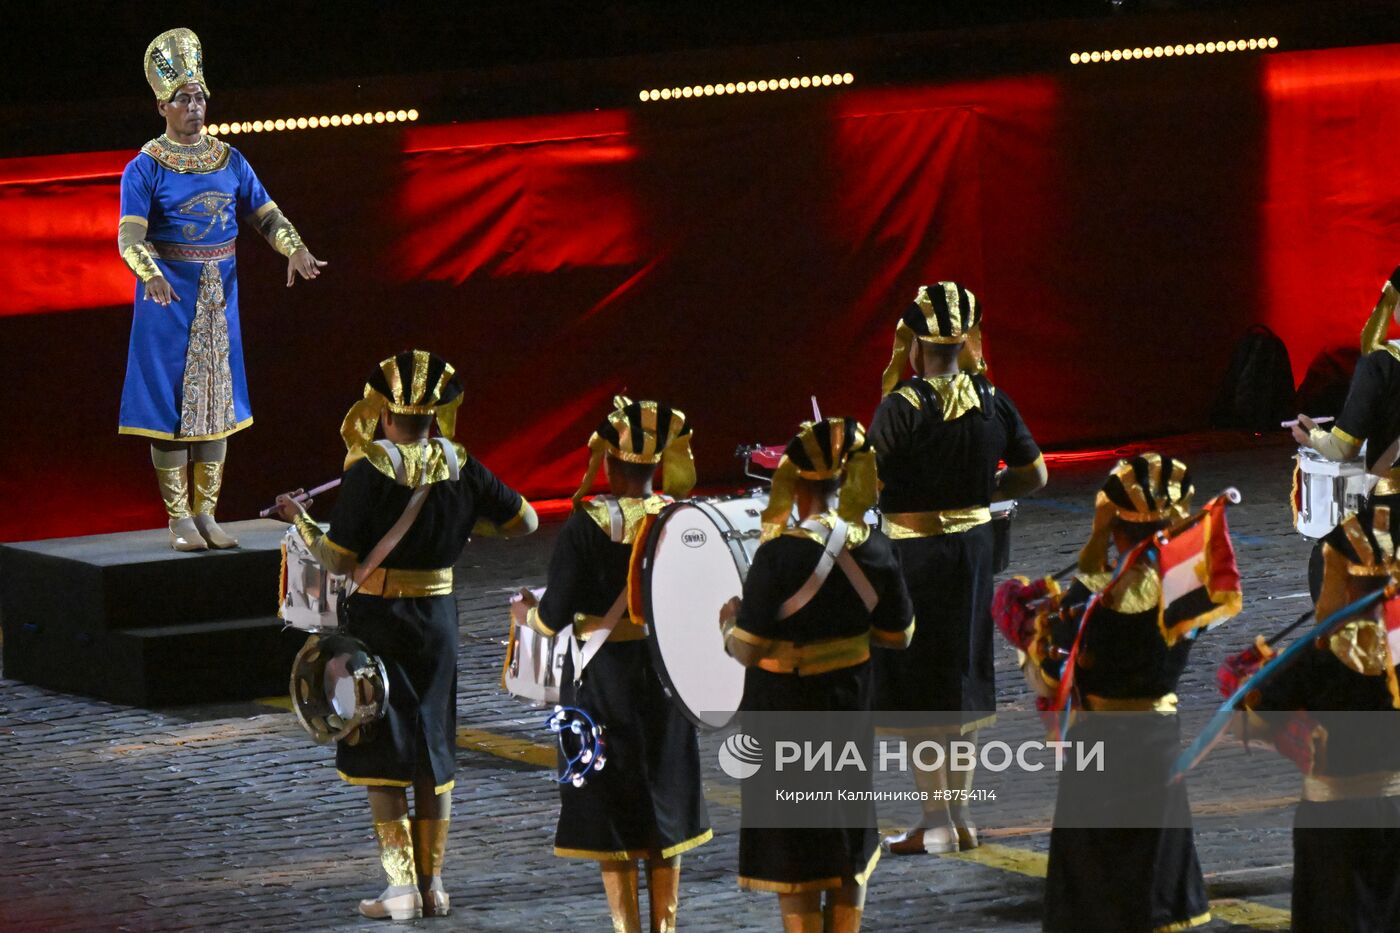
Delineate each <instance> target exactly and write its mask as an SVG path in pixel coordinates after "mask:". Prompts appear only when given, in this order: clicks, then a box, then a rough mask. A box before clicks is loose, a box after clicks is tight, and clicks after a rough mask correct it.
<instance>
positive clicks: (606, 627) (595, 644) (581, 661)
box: [569, 496, 627, 683]
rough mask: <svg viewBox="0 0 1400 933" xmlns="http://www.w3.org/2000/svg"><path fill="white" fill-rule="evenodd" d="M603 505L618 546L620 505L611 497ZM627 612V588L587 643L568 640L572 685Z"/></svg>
mask: <svg viewBox="0 0 1400 933" xmlns="http://www.w3.org/2000/svg"><path fill="white" fill-rule="evenodd" d="M600 498H602V501H603V504H604V505H606V506H607V507H608V527H609V535H608V537H610V538H611V539H612V540H613V542H614V543H617V544H620V543H621V542H622V539H623V537H624V536H625V533H626V531H627V527H626V523H625V522H624V521H623V515H622V505H621V504H620V503H619V502H618V501H617V499H616V498H614V497H613V496H606V497H600ZM626 611H627V587H626V586H624V587H623V588H622V592H621V593H619V594H617V599H615V600H613V604H612V608H610V609H609V610H608V611H607V614H606V615H604V616H603V618H602V620H601V621H600V622H599V623H598V627H597V628H595V629H594V630H593V634H591V635H589V636H588V641H586V642H584V643H583V647H582V648H579V646H578V645H579V642H578V639H577V638H570V639H569V651H570V652H571V653H572V655H573V658H574V683H578V682H579V681H580V680H582V679H583V669H584V668H585V667H587V666H588V662H589V661H592V660H593V656H594V655H596V654H597V653H598V652H599V651H602V650H603V644H604V643H605V642H606V641H607V640H608V636H609V635H611V634H612V633H613V629H615V628H617V623H619V622H621V621H622V616H623V613H625V612H626Z"/></svg>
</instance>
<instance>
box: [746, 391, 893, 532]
mask: <svg viewBox="0 0 1400 933" xmlns="http://www.w3.org/2000/svg"><path fill="white" fill-rule="evenodd" d="M837 477H839V478H841V498H840V500H839V501H838V503H837V507H836V513H837V515H839V516H840V517H841V519H842V520H843V521H845V522H847V523H848V524H852V525H856V524H864V522H865V513H866V511H867V510H868V509H869V508H870V507H871V506H872V505H874V504H875V495H876V474H875V450H874V448H872V447H871V446H870V442H869V441H868V440H867V439H866V437H865V427H864V426H863V425H861V423H860V422H859V421H857V420H856V419H854V418H826V419H824V420H822V421H816V422H813V421H804V422H803V423H802V427H801V429H799V430H798V432H797V436H796V437H794V438H793V439H792V440H790V441H788V445H787V449H786V450H784V451H783V458H782V460H780V461H778V469H777V470H776V471H775V472H774V473H773V488H772V491H771V492H770V493H769V496H768V508H766V509H764V511H763V538H764V540H767V539H769V538H772V537H774V536H776V535H778V534H781V533H782V531H783V529H784V528H786V527H787V523H788V516H790V515H791V514H792V502H793V494H794V488H795V487H796V485H797V480H799V479H810V480H823V479H833V478H837Z"/></svg>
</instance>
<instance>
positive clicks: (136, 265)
mask: <svg viewBox="0 0 1400 933" xmlns="http://www.w3.org/2000/svg"><path fill="white" fill-rule="evenodd" d="M122 261H123V262H125V263H126V265H127V268H129V269H130V270H131V271H132V272H135V273H136V277H137V278H138V279H140V280H141V281H142V282H149V281H150V280H151V279H157V278H160V277H161V271H160V266H158V265H156V258H155V256H154V255H152V253H151V247H150V246H149V245H148V244H146V243H144V242H143V243H133V244H131V245H130V246H128V247H127V248H126V249H124V250H122Z"/></svg>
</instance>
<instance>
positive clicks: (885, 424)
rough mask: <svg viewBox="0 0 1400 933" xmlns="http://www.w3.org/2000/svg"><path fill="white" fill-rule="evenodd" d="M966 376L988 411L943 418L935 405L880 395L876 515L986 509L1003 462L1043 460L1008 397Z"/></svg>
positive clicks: (873, 437)
mask: <svg viewBox="0 0 1400 933" xmlns="http://www.w3.org/2000/svg"><path fill="white" fill-rule="evenodd" d="M970 378H971V379H972V381H973V383H974V384H975V385H976V386H977V387H978V391H979V394H980V395H981V396H982V398H983V400H984V401H983V404H984V406H986V405H987V404H990V408H991V410H990V411H989V412H988V411H984V410H983V409H973V410H971V411H968V412H965V413H964V414H962V415H961V416H959V417H957V418H954V419H953V420H951V421H945V420H943V414H942V412H941V411H939V410H937V409H936V408H935V407H934V406H933V405H930V404H924V405H923V407H922V408H915V407H914V406H913V405H912V404H911V403H910V402H909V400H908V399H906V398H905V397H904V396H903V395H901V394H900V393H898V392H893V393H891V394H889V395H887V396H885V399H884V401H882V402H881V403H880V407H879V408H877V409H876V410H875V417H874V419H873V420H872V421H871V423H870V432H869V438H870V442H871V444H872V445H873V446H874V447H875V453H876V456H877V457H878V462H879V470H880V482H881V483H882V484H883V489H882V490H881V492H880V508H881V510H883V511H885V512H935V511H942V510H945V509H965V508H972V507H974V506H986V505H990V504H991V501H992V493H993V492H994V491H995V485H996V471H997V468H998V465H999V464H1000V462H1001V461H1003V460H1004V461H1006V464H1007V465H1008V466H1012V467H1019V466H1029V465H1030V464H1032V463H1034V462H1035V461H1036V460H1037V459H1038V458H1039V457H1040V448H1039V447H1038V446H1037V445H1036V442H1035V439H1034V438H1033V437H1031V432H1030V429H1029V428H1027V427H1026V423H1025V421H1023V420H1022V419H1021V413H1020V412H1019V411H1017V410H1016V405H1015V404H1014V403H1013V402H1012V401H1011V399H1010V397H1009V396H1007V394H1006V393H1005V392H1002V391H1000V390H999V389H995V388H993V387H992V386H991V384H990V383H989V382H987V380H986V379H985V378H984V377H982V376H980V375H978V376H972V377H970ZM913 382H914V380H909V381H907V382H904V383H901V384H900V385H901V387H903V386H906V385H912V384H913ZM922 394H924V395H925V397H928V396H929V393H922ZM988 397H990V403H988V402H987V401H986V400H987V399H988ZM988 415H990V417H988Z"/></svg>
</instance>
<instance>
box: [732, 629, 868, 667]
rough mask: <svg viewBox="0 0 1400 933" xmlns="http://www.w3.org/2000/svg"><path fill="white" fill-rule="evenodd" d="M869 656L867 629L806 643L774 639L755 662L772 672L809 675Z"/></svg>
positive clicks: (852, 664) (865, 658)
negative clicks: (849, 634)
mask: <svg viewBox="0 0 1400 933" xmlns="http://www.w3.org/2000/svg"><path fill="white" fill-rule="evenodd" d="M868 660H870V633H869V632H862V633H861V634H859V635H851V636H850V637H848V638H831V639H828V640H826V641H814V642H811V643H810V644H806V645H798V644H794V643H793V642H790V641H774V642H771V643H770V646H769V647H768V654H767V655H765V656H764V657H762V658H760V659H759V662H758V666H759V667H761V668H763V669H764V670H765V671H768V672H769V673H772V674H797V675H798V676H799V677H801V676H811V675H813V674H825V673H827V672H828V671H839V670H841V669H842V668H843V667H854V666H855V665H857V664H861V663H863V662H865V661H868Z"/></svg>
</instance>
